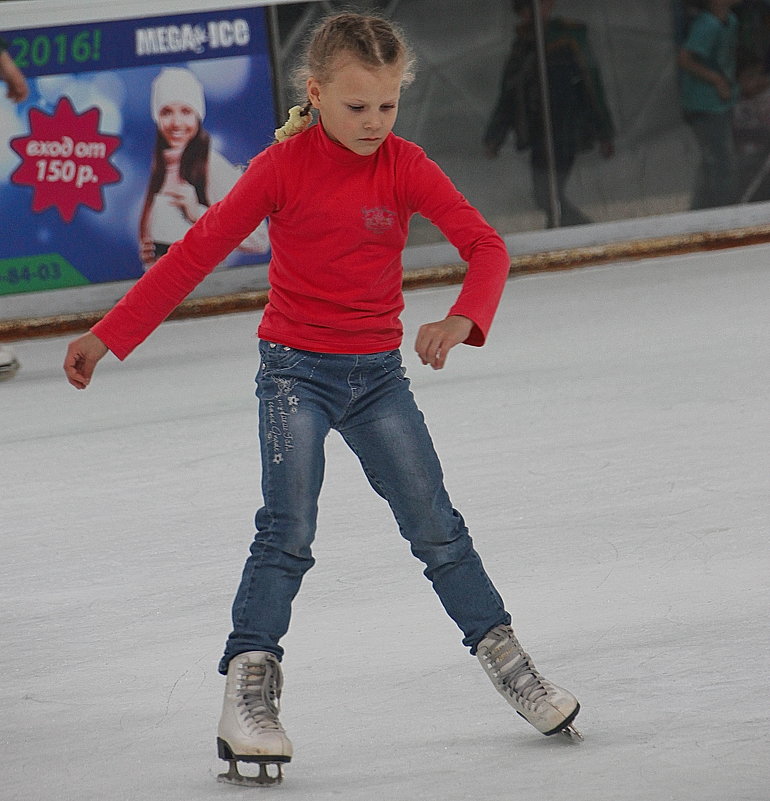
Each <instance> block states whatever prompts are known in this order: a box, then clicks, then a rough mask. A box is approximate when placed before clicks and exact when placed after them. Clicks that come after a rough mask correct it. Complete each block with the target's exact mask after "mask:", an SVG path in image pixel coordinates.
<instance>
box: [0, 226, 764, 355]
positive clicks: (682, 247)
mask: <svg viewBox="0 0 770 801" xmlns="http://www.w3.org/2000/svg"><path fill="white" fill-rule="evenodd" d="M767 242H770V225H761V226H752V227H747V228H734V229H730V230H722V231H706V232H701V233H688V234H678V235H671V236H664V237H655V238H649V239H640V240H631V241H626V242H613V243H606V244H600V245H591V246H584V247H577V248H566V249H558V250H544V251H542V252H539V253H527V254H522V255H520V256H512V257H511V269H510V275H509V277H510V278H515V277H516V276H519V275H529V274H532V273H540V272H553V271H557V270H574V269H578V268H581V267H591V266H596V265H600V264H607V263H611V262H621V261H633V260H637V259H638V260H643V259H649V258H655V257H665V256H674V255H680V254H684V253H696V252H698V251H709V250H720V249H727V248H732V247H744V246H748V245H757V244H764V243H767ZM466 270H467V265H466V264H464V263H462V264H444V265H439V266H432V267H424V268H419V269H412V270H409V271H407V272H405V273H404V282H403V286H404V290H406V291H408V290H411V289H422V288H426V287H433V286H445V285H449V284H459V283H461V282H462V280H463V278H464V277H465V273H466ZM267 293H268V290H266V289H262V290H252V291H241V292H232V293H229V294H223V295H217V296H213V297H204V298H189V299H188V300H185V301H182V303H181V304H180V305H179V306H178V307H177V308H176V309H175V310H174V311H173V312H172V313H171V314H170V315H169V317H168V318H167V319H168V320H183V319H190V318H194V317H212V316H215V315H221V314H234V313H237V312H254V311H259V310H260V309H263V308H264V307H265V304H266V303H267ZM108 311H109V309H102V310H100V311H85V312H75V313H72V314H59V315H52V316H48V317H26V318H18V319H9V320H0V342H8V341H11V340H22V339H34V338H41V337H53V336H61V335H63V334H69V333H81V332H83V331H87V330H88V329H89V328H91V326H93V325H94V324H95V323H97V322H98V321H99V320H100V319H101V318H102V317H103V316H104V315H105V314H106V313H107V312H108Z"/></svg>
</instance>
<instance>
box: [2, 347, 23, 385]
mask: <svg viewBox="0 0 770 801" xmlns="http://www.w3.org/2000/svg"><path fill="white" fill-rule="evenodd" d="M20 366H21V365H20V364H19V360H18V359H17V358H16V354H15V353H14V352H13V351H12V350H11V349H10V348H9V347H8V346H7V345H0V381H5V380H6V379H8V378H13V377H14V376H15V375H16V371H17V370H18V369H19V367H20Z"/></svg>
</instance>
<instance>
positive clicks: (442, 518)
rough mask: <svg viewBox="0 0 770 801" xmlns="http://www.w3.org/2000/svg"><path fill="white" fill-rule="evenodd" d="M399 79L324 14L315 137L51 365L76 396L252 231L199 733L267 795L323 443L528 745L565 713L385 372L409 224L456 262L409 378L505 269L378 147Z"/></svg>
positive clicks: (478, 340) (485, 319) (454, 341)
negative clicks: (265, 254)
mask: <svg viewBox="0 0 770 801" xmlns="http://www.w3.org/2000/svg"><path fill="white" fill-rule="evenodd" d="M412 66H413V59H412V55H411V52H410V50H409V48H408V46H407V45H406V43H405V41H404V39H403V37H402V36H401V34H400V32H399V31H398V30H397V29H396V28H395V27H394V26H393V25H392V24H391V23H389V22H387V21H386V20H383V19H381V18H379V17H376V16H368V15H359V14H353V13H344V14H338V15H335V16H332V17H330V18H328V19H326V20H325V21H324V22H323V23H322V24H321V25H320V26H319V28H318V29H317V30H316V32H315V34H314V36H313V38H312V40H311V43H310V45H309V49H308V51H307V57H306V60H305V62H304V67H303V70H302V72H301V73H300V78H301V81H302V86H303V91H304V92H305V93H306V97H307V103H306V105H304V107H303V109H302V111H303V112H305V113H304V114H300V113H299V112H295V115H294V116H295V120H299V117H301V116H304V117H307V112H309V111H310V109H313V110H314V112H315V115H317V118H318V119H317V122H316V123H315V124H313V125H310V126H309V127H306V126H305V123H304V122H301V121H298V124H296V125H291V126H290V128H291V131H290V133H292V134H293V135H289V136H288V138H284V140H283V141H281V142H278V143H276V144H274V145H272V146H270V147H268V148H267V149H266V150H265V151H263V152H262V153H260V154H259V155H258V156H257V157H256V158H254V159H253V161H252V162H251V165H250V166H249V169H248V170H247V172H246V173H245V175H244V176H243V177H242V178H241V179H240V181H239V182H238V183H237V184H236V186H235V187H234V188H233V189H232V191H231V192H230V193H229V194H228V195H227V197H225V198H224V199H223V200H222V201H221V202H220V203H217V204H214V205H213V206H212V207H211V208H210V209H209V210H208V211H207V212H206V214H204V215H203V217H202V218H201V219H200V220H199V221H198V222H197V223H196V224H195V225H194V226H193V227H192V229H191V230H190V231H189V232H188V233H187V235H186V236H185V237H184V239H182V241H181V242H178V243H177V244H174V245H172V247H171V248H170V249H169V251H168V253H167V254H166V255H165V256H163V257H162V258H161V259H159V260H158V262H157V263H156V264H155V266H154V267H153V268H152V269H151V270H150V271H148V272H147V273H146V274H145V275H144V276H143V277H142V278H141V279H140V280H139V281H138V282H137V283H136V285H135V286H134V287H133V288H132V289H131V291H130V292H129V293H128V294H127V295H126V296H125V297H124V298H123V300H121V301H120V303H118V305H117V306H116V307H115V308H114V309H113V310H112V311H111V312H110V313H109V314H107V315H106V316H105V317H104V319H103V320H102V321H101V322H99V323H98V324H97V325H95V326H94V328H93V329H92V331H91V332H89V333H87V334H85V335H84V336H82V337H80V338H78V339H76V340H75V341H74V342H72V343H71V344H70V346H69V349H68V351H67V356H66V360H65V365H64V366H65V371H66V373H67V376H68V378H69V381H70V382H71V383H72V384H73V385H74V386H76V387H78V388H80V389H83V388H85V387H86V386H88V384H89V382H90V380H91V377H92V373H93V370H94V367H95V365H96V363H97V361H98V360H99V359H100V358H101V357H102V356H104V355H105V353H106V352H107V349H108V348H109V350H111V351H112V352H113V353H114V354H115V355H116V356H117V357H118V358H120V359H124V358H125V357H126V356H127V355H128V354H129V353H130V352H131V350H132V349H133V348H135V347H136V346H137V345H138V344H139V343H140V342H142V341H143V340H144V339H145V338H146V337H147V336H148V335H149V334H150V333H151V332H152V331H153V330H154V329H155V327H156V326H158V325H159V324H160V322H161V321H162V320H163V319H164V318H165V317H166V316H167V315H168V314H169V313H170V312H171V311H172V309H173V308H174V307H175V306H176V305H177V304H178V303H179V302H180V301H181V300H182V299H183V298H184V297H185V295H186V294H187V293H188V292H190V291H191V290H192V289H193V287H195V286H196V284H198V283H199V282H200V281H201V280H203V278H204V277H205V275H206V274H207V273H208V272H209V271H210V270H211V269H213V267H214V265H215V264H217V263H218V262H219V261H220V260H221V259H222V258H223V257H224V256H225V255H226V254H227V253H228V252H229V251H230V250H231V249H232V248H233V247H235V246H236V245H237V243H238V242H240V241H241V240H242V239H243V238H244V237H245V236H246V235H247V234H248V232H249V231H251V230H253V229H254V228H255V227H256V226H257V225H258V224H259V223H260V222H261V221H262V220H263V219H264V218H265V217H267V216H269V217H270V228H269V230H270V240H271V245H272V260H271V263H270V272H269V280H270V287H271V288H270V294H269V300H268V304H267V306H266V308H265V311H264V314H263V316H262V320H261V322H260V325H259V329H258V334H259V337H260V343H259V350H260V355H261V363H260V367H259V372H258V374H257V397H258V398H259V428H260V447H261V465H262V496H263V505H262V508H260V509H259V511H258V512H257V514H256V528H257V531H256V536H255V538H254V542H253V544H252V546H251V552H250V555H249V557H248V559H247V560H246V564H245V567H244V569H243V574H242V577H241V582H240V585H239V587H238V590H237V592H236V595H235V601H234V603H233V608H232V622H233V627H232V631H231V633H230V636H229V637H228V640H227V643H226V646H225V652H224V655H223V657H222V660H221V662H220V665H219V669H220V671H221V672H222V673H223V674H225V675H226V676H227V680H226V688H225V698H224V704H223V708H222V716H221V719H220V723H219V728H218V736H217V744H218V750H219V756H220V757H221V758H222V759H225V760H227V761H228V762H229V763H230V770H229V771H228V773H226V774H224V775H223V776H222V777H221V778H222V779H223V780H225V781H229V782H235V783H263V784H264V783H274V782H276V781H279V780H280V778H281V766H282V765H283V764H284V763H287V762H289V761H290V760H291V758H292V755H293V749H292V744H291V741H290V740H289V738H288V736H287V734H286V732H285V731H284V728H283V726H282V725H281V722H280V720H279V702H280V697H281V692H282V687H283V677H282V672H281V660H282V658H283V655H284V651H283V647H282V645H281V640H282V638H283V636H284V635H285V634H286V632H287V630H288V628H289V621H290V615H291V604H292V600H293V598H294V597H295V595H296V594H297V592H298V591H299V588H300V584H301V582H302V578H303V576H304V574H305V573H306V572H307V570H309V569H310V568H311V567H312V566H313V564H314V559H313V556H312V551H311V546H312V543H313V540H314V537H315V533H316V516H317V501H318V496H319V493H320V490H321V484H322V480H323V475H324V470H325V457H324V440H325V438H326V436H327V435H328V433H329V432H330V430H332V429H335V430H336V431H338V432H339V433H340V434H341V435H342V437H343V438H344V440H345V442H346V443H347V444H348V445H349V446H350V448H351V449H352V450H353V451H354V452H355V454H356V455H357V457H358V458H359V460H360V462H361V466H362V468H363V470H364V471H365V473H366V476H367V478H368V480H369V482H370V484H371V486H372V487H373V489H374V490H375V492H377V493H379V494H380V495H381V496H382V497H383V498H385V499H386V500H387V502H388V503H389V505H390V508H391V509H392V511H393V514H394V517H395V519H396V522H397V524H398V527H399V530H400V532H401V534H402V536H403V537H404V538H405V539H406V540H407V541H408V542H409V545H410V547H411V550H412V553H413V554H414V555H415V556H416V557H417V558H418V559H420V560H421V561H422V562H423V563H424V565H425V570H424V573H425V576H426V577H427V578H428V579H429V580H430V581H431V583H432V585H433V588H434V589H435V591H436V593H437V595H438V597H439V599H440V601H441V603H442V605H443V607H444V609H445V610H446V612H447V613H448V614H449V615H450V616H451V617H452V619H453V620H454V621H455V622H456V623H457V625H458V627H459V629H460V630H461V632H462V634H463V643H464V644H465V646H466V647H467V648H469V650H470V652H471V653H472V654H475V655H476V656H477V657H478V658H479V660H480V662H481V664H482V666H483V668H484V670H485V671H486V672H487V674H488V675H489V677H490V678H491V680H492V682H493V683H494V685H495V687H496V688H497V689H498V690H499V691H500V692H501V693H502V694H503V695H504V697H505V699H506V700H507V701H508V702H509V703H510V704H511V705H512V706H513V708H514V709H515V710H516V711H517V712H519V713H520V714H521V715H522V716H523V717H524V718H526V720H528V721H529V722H530V723H531V724H532V725H533V726H534V727H535V728H537V729H538V730H539V731H541V732H542V733H544V734H554V733H556V732H559V731H564V730H569V729H570V727H571V723H572V720H573V719H574V717H575V715H577V713H578V710H579V705H578V702H577V700H576V699H575V697H574V696H573V695H572V694H571V693H569V692H567V691H566V690H562V689H560V688H559V687H556V686H555V685H553V684H551V683H550V682H548V681H546V680H545V679H543V677H542V676H541V675H540V673H539V672H538V671H537V669H536V668H535V667H534V665H533V663H532V661H531V659H530V658H529V657H528V656H527V654H526V653H525V652H524V651H523V649H522V648H521V646H520V644H519V643H518V641H517V639H516V638H515V636H514V634H513V631H512V629H511V626H510V622H511V619H510V615H509V614H508V612H507V611H506V609H505V606H504V604H503V601H502V599H501V597H500V595H499V593H498V592H497V590H496V589H495V587H494V586H493V584H492V582H491V581H490V579H489V577H488V576H487V574H486V572H485V570H484V567H483V565H482V563H481V560H480V558H479V556H478V554H477V553H476V551H475V549H474V547H473V543H472V541H471V538H470V536H469V533H468V529H467V527H466V525H465V522H464V520H463V518H462V516H461V515H460V513H459V512H458V511H457V510H456V509H454V508H453V506H452V504H451V502H450V499H449V496H448V495H447V492H446V489H445V488H444V482H443V474H442V469H441V465H440V463H439V460H438V457H437V455H436V452H435V450H434V448H433V443H432V441H431V438H430V435H429V433H428V429H427V427H426V425H425V422H424V419H423V416H422V413H421V412H420V410H419V409H418V407H417V405H416V403H415V400H414V397H413V395H412V393H411V390H410V385H409V380H408V378H407V377H406V375H405V370H404V367H403V365H402V361H401V354H400V352H399V346H400V344H401V339H402V326H401V322H400V319H399V316H400V313H401V311H402V309H403V305H404V301H403V296H402V291H401V284H402V265H401V254H402V251H403V249H404V246H405V243H406V239H407V233H408V224H409V219H410V217H411V216H412V215H413V214H415V213H417V212H419V213H421V214H423V215H424V216H425V217H427V218H428V219H430V220H432V221H433V222H434V223H435V224H436V225H437V226H438V227H439V228H440V229H441V231H442V232H443V233H444V234H445V235H446V237H447V238H448V239H449V241H450V242H452V243H453V244H454V245H455V246H456V247H457V249H458V251H459V253H460V254H461V256H462V258H463V259H464V260H466V261H467V262H468V272H467V276H466V278H465V280H464V282H463V285H462V288H461V290H460V292H459V295H458V297H457V299H456V301H455V302H454V304H453V305H452V307H451V308H450V309H449V310H448V313H447V315H446V317H445V318H444V319H441V320H437V321H435V322H428V323H426V324H424V325H422V326H421V327H420V329H419V331H418V334H417V338H416V342H415V350H416V351H417V353H418V355H419V358H420V360H421V361H422V363H423V364H424V365H430V366H431V367H432V368H434V369H441V368H443V367H444V366H445V364H446V360H447V357H448V355H449V353H450V351H451V350H452V348H454V347H455V346H456V345H459V344H461V343H466V344H468V345H474V346H479V345H483V344H484V342H485V340H486V337H487V332H488V331H489V327H490V325H491V322H492V318H493V316H494V313H495V310H496V308H497V305H498V302H499V299H500V296H501V294H502V291H503V288H504V286H505V282H506V279H507V276H508V271H509V267H510V260H509V256H508V254H507V252H506V248H505V245H504V243H503V242H502V240H501V239H500V237H499V236H498V235H497V234H496V233H495V231H494V230H493V229H492V228H491V227H490V226H489V225H488V224H487V223H486V222H485V221H484V220H483V218H482V217H481V216H480V214H479V213H478V212H477V211H476V210H475V209H474V208H473V207H472V206H470V205H469V204H468V202H467V201H466V200H465V198H463V196H462V195H461V194H460V193H459V192H458V191H457V190H456V189H455V187H454V186H453V185H452V183H451V182H450V180H449V179H448V178H447V176H446V175H445V174H444V173H443V172H442V171H441V169H440V168H439V167H438V166H437V165H436V164H435V163H434V162H432V161H431V160H430V159H428V158H427V156H426V155H425V153H424V152H423V151H422V149H421V148H419V147H418V146H417V145H414V144H412V143H411V142H408V141H406V140H404V139H402V138H400V137H398V136H395V135H394V134H393V133H392V129H393V125H394V123H395V121H396V116H397V113H398V104H399V99H400V95H401V90H402V88H403V86H405V85H406V84H407V83H408V82H409V81H410V79H411V76H412ZM284 133H285V132H284ZM363 523H364V521H362V524H363ZM330 725H333V721H330ZM238 762H253V763H256V764H258V765H259V766H260V772H259V775H258V776H255V777H252V778H248V777H244V776H242V775H241V774H240V773H239V771H238V764H237V763H238ZM270 765H272V766H274V767H272V768H271V769H270V772H268V766H270ZM276 766H277V767H276Z"/></svg>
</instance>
